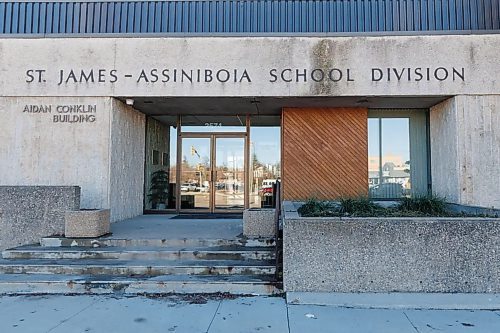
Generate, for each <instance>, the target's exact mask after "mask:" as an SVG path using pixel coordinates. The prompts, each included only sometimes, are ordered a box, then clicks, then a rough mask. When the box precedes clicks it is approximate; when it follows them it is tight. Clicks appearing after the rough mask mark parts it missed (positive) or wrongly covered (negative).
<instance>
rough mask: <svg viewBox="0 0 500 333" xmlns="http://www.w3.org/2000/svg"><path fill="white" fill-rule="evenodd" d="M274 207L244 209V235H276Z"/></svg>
mask: <svg viewBox="0 0 500 333" xmlns="http://www.w3.org/2000/svg"><path fill="white" fill-rule="evenodd" d="M275 211H276V210H275V209H274V208H256V209H255V208H251V209H245V210H244V211H243V235H245V236H247V237H274V236H275V235H276V230H275V226H274V215H275Z"/></svg>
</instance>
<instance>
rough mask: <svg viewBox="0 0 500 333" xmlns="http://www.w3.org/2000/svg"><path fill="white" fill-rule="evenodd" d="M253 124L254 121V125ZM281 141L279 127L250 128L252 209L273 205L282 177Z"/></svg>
mask: <svg viewBox="0 0 500 333" xmlns="http://www.w3.org/2000/svg"><path fill="white" fill-rule="evenodd" d="M278 121H279V118H278ZM253 123H254V121H253V119H252V125H253ZM255 123H257V121H256V122H255ZM278 124H279V122H278ZM280 139H281V132H280V127H279V126H265V127H259V126H252V127H251V128H250V175H249V178H250V207H252V208H256V207H269V206H271V205H272V196H273V185H274V183H275V182H276V180H278V179H280V177H281V163H280V161H281V152H280V151H281V149H280V145H281V143H280Z"/></svg>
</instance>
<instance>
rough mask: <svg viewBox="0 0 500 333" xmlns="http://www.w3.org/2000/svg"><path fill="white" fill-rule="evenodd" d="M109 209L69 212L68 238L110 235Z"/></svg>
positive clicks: (66, 228) (66, 226)
mask: <svg viewBox="0 0 500 333" xmlns="http://www.w3.org/2000/svg"><path fill="white" fill-rule="evenodd" d="M109 217H110V210H109V209H96V210H75V211H67V212H66V215H65V236H66V237H99V236H102V235H105V234H107V233H109V230H110V229H109Z"/></svg>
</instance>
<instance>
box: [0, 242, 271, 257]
mask: <svg viewBox="0 0 500 333" xmlns="http://www.w3.org/2000/svg"><path fill="white" fill-rule="evenodd" d="M2 257H3V258H4V259H119V260H160V259H161V260H273V259H274V258H275V251H274V249H272V248H264V247H253V248H252V247H247V246H241V245H233V246H217V247H194V248H185V247H132V248H130V247H102V248H88V247H47V246H22V247H18V248H15V249H9V250H5V251H3V252H2Z"/></svg>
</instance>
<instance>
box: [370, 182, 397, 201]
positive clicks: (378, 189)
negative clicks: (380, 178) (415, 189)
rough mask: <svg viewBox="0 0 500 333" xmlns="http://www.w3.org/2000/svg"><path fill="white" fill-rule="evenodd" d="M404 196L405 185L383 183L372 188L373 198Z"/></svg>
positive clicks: (371, 195) (371, 194)
mask: <svg viewBox="0 0 500 333" xmlns="http://www.w3.org/2000/svg"><path fill="white" fill-rule="evenodd" d="M404 194H405V191H404V188H403V185H401V184H399V183H383V184H380V185H375V186H373V187H371V188H370V197H372V198H400V197H402V196H403V195H404Z"/></svg>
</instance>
